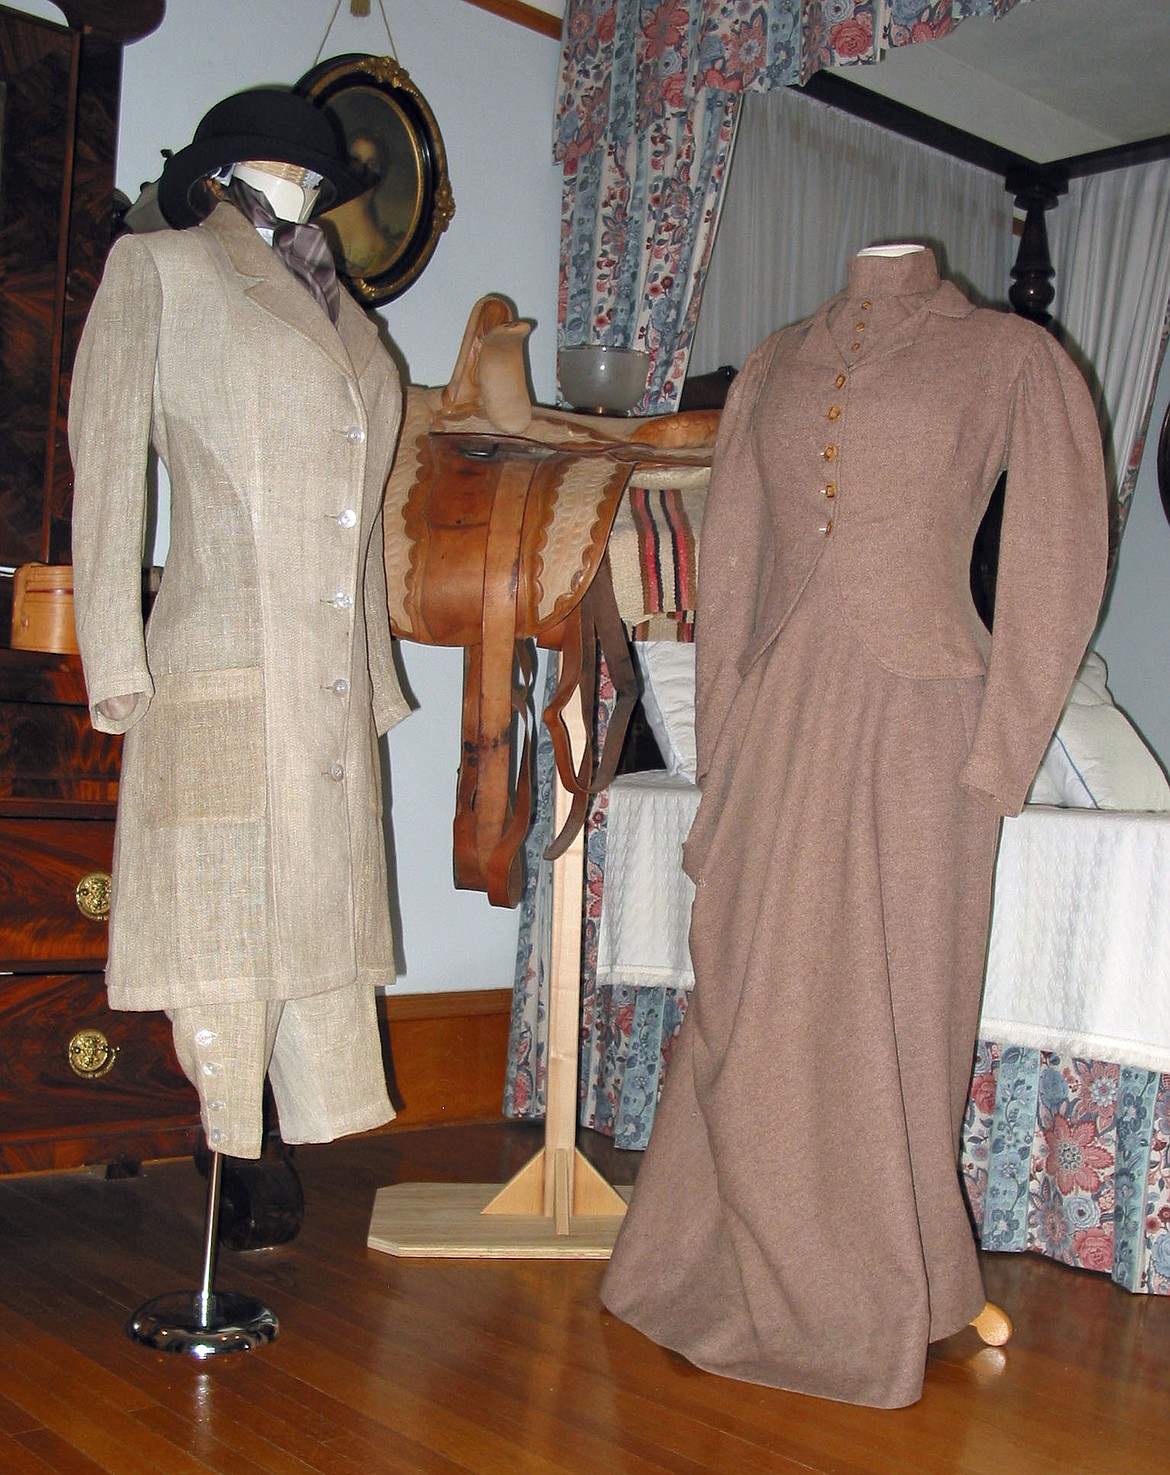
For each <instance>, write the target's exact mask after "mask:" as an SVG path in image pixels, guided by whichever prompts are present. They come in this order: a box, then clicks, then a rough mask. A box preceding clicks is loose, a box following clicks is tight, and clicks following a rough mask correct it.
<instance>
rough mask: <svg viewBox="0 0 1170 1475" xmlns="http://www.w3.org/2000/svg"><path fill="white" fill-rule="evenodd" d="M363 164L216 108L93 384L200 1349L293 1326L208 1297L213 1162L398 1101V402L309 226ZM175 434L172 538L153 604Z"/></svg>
mask: <svg viewBox="0 0 1170 1475" xmlns="http://www.w3.org/2000/svg"><path fill="white" fill-rule="evenodd" d="M236 169H239V171H240V176H239V178H240V183H239V184H238V185H234V183H233V174H234V172H235V170H236ZM225 185H226V186H227V190H228V197H227V200H226V201H225V199H224V193H225V192H224V188H223V187H222V186H225ZM360 188H361V181H360V180H358V179H356V178H355V177H354V176H353V175H352V174H351V173H350V171H349V167H348V162H347V158H346V154H345V150H344V147H343V145H342V141H341V138H340V134H339V132H338V130H336V129H335V128H334V127H333V125H332V124H331V123H330V122H329V121H328V119H327V117H326V116H325V115H324V114H323V113H322V112H321V111H320V110H319V109H317V108H315V107H314V106H313V105H312V104H311V103H309V102H308V101H307V100H306V99H303V98H301V97H299V96H297V95H296V94H293V93H291V92H285V91H282V90H280V89H275V88H255V89H252V90H250V91H248V92H245V93H239V94H236V95H235V96H234V97H232V98H228V99H225V100H224V101H223V102H222V103H220V104H217V105H216V107H214V108H213V109H212V110H211V111H210V112H209V113H208V114H207V116H206V117H205V118H204V119H203V121H202V122H201V123H200V125H199V128H198V129H197V130H196V134H195V137H194V139H193V141H192V143H191V144H190V145H189V146H188V147H187V148H185V149H183V150H180V151H179V152H178V153H175V154H173V155H171V156H170V157H169V158H168V161H167V165H166V168H165V169H164V171H163V177H162V179H161V180H160V182H159V188H158V198H159V206H160V211H161V213H162V215H163V217H164V218H165V220H166V221H167V223H168V224H169V225H170V226H172V227H173V230H171V231H167V232H154V233H151V234H142V235H133V236H128V237H125V238H124V239H122V240H120V241H119V242H118V243H117V244H116V245H115V247H114V249H113V250H112V252H111V255H110V259H109V262H108V263H107V267H106V271H105V274H104V276H103V282H102V286H101V288H100V289H99V292H98V294H97V297H96V298H95V305H94V309H93V311H92V312H91V314H90V318H89V321H88V322H87V324H86V330H85V333H84V334H83V337H82V345H81V350H80V351H79V354H78V361H77V366H76V367H75V372H74V379H73V396H72V402H71V407H70V408H71V418H70V435H71V450H72V452H73V459H74V468H75V488H76V489H75V497H74V560H75V571H76V574H77V578H76V579H75V587H76V588H77V589H78V590H79V596H78V597H77V600H76V603H77V607H78V626H79V644H80V645H81V654H82V662H83V666H84V668H85V674H86V683H87V687H88V690H89V695H90V701H91V709H90V711H91V720H92V721H93V722H94V725H95V727H96V728H97V729H98V730H100V731H117V732H124V733H125V734H126V744H125V747H124V750H123V766H122V775H121V784H120V793H119V811H118V821H117V823H118V837H119V838H118V844H117V845H116V847H115V849H116V860H115V872H116V874H115V885H114V890H115V902H114V906H113V908H112V911H111V929H110V948H109V957H108V960H107V969H106V988H107V994H108V996H109V998H110V1001H111V1006H112V1007H114V1008H117V1009H162V1010H165V1011H166V1012H167V1014H168V1015H169V1017H170V1018H171V1020H172V1023H173V1024H174V1026H175V1043H176V1052H177V1054H178V1056H179V1059H180V1063H181V1064H182V1067H183V1069H184V1072H185V1073H186V1074H187V1076H188V1078H189V1079H191V1081H192V1084H193V1085H195V1086H196V1088H197V1090H198V1091H199V1095H200V1104H201V1115H202V1118H203V1124H204V1132H205V1136H206V1140H207V1143H208V1147H209V1149H210V1173H209V1175H208V1215H207V1226H206V1227H207V1233H206V1237H205V1261H204V1276H203V1285H202V1288H201V1290H200V1291H199V1292H198V1293H196V1294H194V1295H192V1294H191V1293H187V1292H180V1293H178V1294H177V1295H176V1296H175V1297H163V1298H159V1300H158V1301H157V1302H156V1303H148V1304H147V1305H146V1306H144V1307H142V1308H140V1313H139V1314H137V1315H136V1316H135V1318H134V1319H133V1322H132V1325H131V1327H130V1328H129V1330H130V1332H131V1335H132V1336H134V1337H135V1338H136V1339H137V1340H140V1341H145V1342H147V1343H148V1344H149V1345H152V1346H157V1347H166V1348H168V1349H171V1350H180V1351H187V1352H190V1353H192V1354H193V1355H196V1356H198V1357H204V1356H207V1355H209V1354H210V1353H211V1352H214V1351H227V1350H235V1349H236V1348H239V1347H242V1346H251V1345H256V1344H257V1342H258V1341H263V1340H268V1339H270V1338H271V1336H272V1335H274V1334H275V1320H274V1318H272V1317H271V1314H270V1313H268V1312H267V1311H266V1308H263V1307H260V1306H256V1307H245V1308H243V1311H244V1313H245V1314H238V1313H239V1308H238V1304H237V1303H236V1302H234V1301H233V1300H232V1298H230V1297H225V1296H224V1295H222V1294H220V1293H215V1292H213V1291H212V1289H211V1281H212V1272H213V1255H214V1244H215V1240H216V1214H217V1211H218V1197H219V1194H218V1189H219V1184H220V1175H221V1170H222V1171H224V1172H226V1173H228V1174H230V1173H233V1172H237V1169H235V1168H230V1167H227V1166H226V1165H224V1164H222V1163H221V1155H226V1156H227V1157H228V1160H229V1163H230V1162H231V1161H232V1160H236V1161H240V1160H243V1159H249V1160H255V1159H257V1158H258V1157H260V1156H261V1154H262V1153H263V1152H264V1141H265V1126H264V1123H263V1119H262V1118H263V1112H262V1097H263V1095H264V1092H265V1089H266V1085H267V1084H271V1086H272V1088H273V1094H274V1097H275V1100H276V1106H277V1111H278V1113H279V1116H280V1127H281V1135H282V1138H283V1139H284V1141H285V1142H286V1143H296V1142H304V1141H331V1140H333V1139H334V1138H336V1137H340V1136H343V1135H348V1134H350V1133H352V1132H356V1131H364V1130H368V1129H371V1128H374V1127H376V1126H378V1125H380V1124H381V1123H382V1122H384V1121H386V1120H388V1119H389V1117H390V1116H392V1115H393V1110H392V1108H391V1107H390V1105H389V1102H388V1099H387V1097H386V1091H385V1073H384V1067H383V1063H382V1055H381V1046H380V1042H379V1040H378V1031H377V1019H376V1007H375V990H376V988H377V987H378V986H379V985H384V984H385V983H388V982H390V981H392V979H393V975H394V967H393V936H392V927H391V924H390V916H389V904H388V898H389V891H388V887H387V884H386V876H385V862H384V844H383V836H382V804H381V787H380V773H379V771H378V768H377V756H376V755H377V751H378V749H377V742H376V738H377V736H378V735H380V734H382V733H383V732H385V731H386V730H387V729H388V728H389V727H390V726H391V725H393V723H395V722H396V721H398V720H400V719H401V717H403V716H405V715H406V711H407V710H408V708H407V705H406V703H405V700H404V699H403V698H402V695H401V692H400V691H399V690H398V687H397V682H396V680H395V677H394V671H393V659H392V651H391V646H390V631H389V621H388V617H387V615H386V613H385V603H386V602H385V595H384V592H383V591H382V590H381V589H380V588H379V587H378V578H377V574H378V570H379V569H380V568H381V559H380V558H374V559H371V558H370V557H369V550H370V549H371V548H375V549H380V547H381V527H380V514H379V510H378V509H379V508H380V499H381V492H382V488H383V486H384V481H385V476H386V474H387V472H388V469H389V464H390V460H391V457H392V453H393V445H394V439H395V437H396V433H397V427H398V423H399V419H400V414H401V409H400V398H401V397H400V392H399V386H398V381H397V375H396V373H395V371H394V367H393V363H392V361H391V359H390V357H389V355H388V354H387V353H386V352H385V350H384V349H383V348H382V347H381V345H380V343H379V342H378V340H377V334H376V331H375V329H374V326H373V324H372V323H370V322H369V321H368V320H367V319H366V318H365V315H364V314H363V313H362V312H361V311H360V309H359V308H358V307H357V306H356V305H355V304H354V303H353V302H352V301H351V300H350V299H349V298H348V297H346V296H345V295H344V294H339V293H338V291H337V284H336V281H335V279H334V278H333V277H332V274H331V272H330V270H329V268H330V266H331V262H330V260H329V258H328V252H327V248H326V247H325V243H324V239H323V238H322V237H321V236H320V232H319V231H318V230H317V228H316V226H315V223H314V222H313V220H312V217H313V215H314V214H315V212H316V211H317V209H318V208H319V207H321V206H323V205H328V204H330V203H333V202H334V201H339V202H343V201H345V200H346V199H348V198H350V197H352V195H353V194H354V193H356V192H357V191H358V190H359V189H360ZM289 237H291V239H289ZM152 445H153V448H154V450H155V452H156V453H157V454H158V456H159V458H160V461H161V462H162V464H163V465H164V466H165V467H166V469H167V471H168V473H169V475H170V481H171V489H172V497H171V500H172V519H171V526H172V533H171V546H170V551H169V553H168V558H167V570H166V574H165V576H164V580H163V587H162V588H161V590H160V592H159V595H158V598H157V599H156V601H155V603H154V606H153V609H152V612H151V616H150V619H149V621H143V619H142V611H141V600H140V595H139V590H140V585H141V573H140V568H139V564H140V553H141V537H142V520H143V511H144V506H145V496H146V485H145V471H146V467H147V464H148V455H149V453H150V449H151V446H152ZM307 848H310V849H311V851H312V857H313V863H314V866H315V871H314V878H313V885H312V887H311V888H310V891H311V897H310V900H309V903H308V905H306V902H305V898H304V894H303V875H298V870H299V868H300V861H301V859H302V858H303V856H304V855H305V853H306V849H307ZM119 867H120V869H119ZM185 876H187V877H198V878H199V888H200V903H199V904H198V905H194V906H192V905H184V904H183V893H184V881H183V878H184V877H185ZM241 1166H242V1167H252V1166H257V1167H259V1166H260V1165H259V1164H254V1162H248V1163H246V1164H245V1163H242V1162H241ZM227 1181H228V1183H229V1184H230V1181H231V1180H230V1178H229V1179H228V1180H227ZM298 1223H299V1220H298ZM294 1232H295V1231H294ZM288 1237H290V1236H288V1235H287V1234H285V1235H284V1239H287V1238H288ZM225 1242H230V1240H227V1241H225ZM271 1242H274V1243H280V1242H283V1240H275V1241H271ZM235 1247H237V1248H241V1247H244V1248H254V1247H256V1245H255V1242H253V1243H249V1244H246V1245H243V1246H240V1245H237V1246H235Z"/></svg>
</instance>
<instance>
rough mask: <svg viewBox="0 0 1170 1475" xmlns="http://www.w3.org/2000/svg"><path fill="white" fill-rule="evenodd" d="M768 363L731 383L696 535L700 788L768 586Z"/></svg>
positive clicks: (761, 356) (765, 357)
mask: <svg viewBox="0 0 1170 1475" xmlns="http://www.w3.org/2000/svg"><path fill="white" fill-rule="evenodd" d="M770 358H771V355H770V353H769V354H765V353H764V351H763V350H760V349H758V350H757V351H756V353H755V354H754V355H753V356H752V357H751V358H749V359H748V361H747V363H746V364H745V365H744V367H743V369H742V370H741V371H740V373H739V374H738V375H737V376H736V379H735V381H734V383H733V384H732V386H731V391H730V393H729V394H728V397H727V404H726V407H725V408H724V411H723V415H722V418H721V420H720V424H719V438H718V440H717V441H716V446H715V457H714V463H713V465H712V469H711V481H710V485H709V486H708V489H707V501H706V506H705V508H704V511H703V525H702V529H701V532H700V535H699V597H698V609H697V610H696V614H695V643H696V649H695V745H696V752H697V777H698V781H699V783H700V784H701V783H702V781H703V778H704V776H705V775H706V773H707V770H708V769H709V768H710V766H711V758H712V755H713V753H714V751H715V747H716V744H717V743H718V741H719V734H720V733H721V731H722V730H723V723H724V721H725V720H726V717H727V713H728V710H729V709H730V707H731V703H732V701H733V700H734V698H735V694H736V692H737V691H738V689H739V685H740V680H741V676H740V669H739V666H740V660H741V658H742V656H743V653H744V651H745V650H746V649H747V646H748V642H749V640H750V639H751V636H752V633H753V631H754V629H755V624H756V614H757V607H758V603H759V599H760V597H761V594H762V591H765V590H767V589H768V587H769V585H770V584H771V580H772V568H773V561H774V555H773V546H772V530H771V523H770V519H769V517H768V510H767V506H766V503H765V499H764V487H763V480H762V477H761V475H760V470H759V464H758V461H757V458H756V455H755V451H754V446H753V438H752V416H753V412H754V409H755V403H756V398H757V396H758V394H759V390H760V386H761V384H762V383H763V379H764V374H765V372H766V368H767V364H768V362H769V361H770Z"/></svg>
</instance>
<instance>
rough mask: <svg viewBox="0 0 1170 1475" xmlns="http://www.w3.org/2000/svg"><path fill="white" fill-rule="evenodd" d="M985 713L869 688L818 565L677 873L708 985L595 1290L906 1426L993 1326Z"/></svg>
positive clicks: (867, 665)
mask: <svg viewBox="0 0 1170 1475" xmlns="http://www.w3.org/2000/svg"><path fill="white" fill-rule="evenodd" d="M700 638H701V637H700ZM981 695H982V681H981V679H980V678H974V679H965V680H915V679H909V678H905V677H901V676H897V675H894V674H892V673H890V672H889V671H887V670H885V669H884V668H883V667H881V666H879V665H878V664H877V662H876V661H875V660H874V659H873V658H872V657H871V656H870V655H869V654H868V652H867V651H866V650H865V648H864V647H863V646H862V644H861V643H860V641H859V640H858V638H857V636H856V635H855V634H854V633H853V632H852V630H851V629H850V628H849V627H848V626H847V625H845V623H844V621H843V619H842V617H841V614H840V607H839V604H838V600H837V594H836V584H835V579H834V574H833V571H832V567H831V559H830V558H829V557H828V556H826V557H825V558H824V559H822V561H821V563H820V565H819V566H818V569H817V571H816V573H815V574H814V576H813V579H812V580H811V582H810V584H809V586H808V587H807V588H806V590H805V592H804V595H803V596H802V598H801V601H800V603H799V605H798V607H797V609H796V611H795V612H794V614H793V616H792V617H791V619H790V621H789V623H788V624H787V625H786V627H785V629H784V630H783V632H782V633H781V636H780V638H779V639H778V640H777V641H776V643H775V644H774V645H773V646H772V648H771V650H770V651H769V652H767V653H766V654H765V655H764V656H762V657H761V658H760V659H759V660H758V661H757V662H756V664H755V666H754V667H753V668H752V669H751V670H750V671H749V672H748V674H747V676H746V677H745V680H744V683H743V685H742V687H741V689H740V692H739V695H738V697H737V698H736V701H735V703H734V705H733V708H732V710H731V712H730V714H729V717H728V720H727V722H726V724H725V726H724V729H723V735H722V737H721V739H720V743H719V745H718V746H717V748H716V751H715V754H714V758H713V762H712V765H711V770H710V772H709V774H708V776H707V778H706V779H705V781H704V785H703V798H702V803H701V805H700V808H699V812H698V815H697V816H696V819H695V824H694V827H693V829H692V832H691V836H690V838H689V840H688V842H687V847H686V852H685V863H686V867H687V870H688V872H689V873H690V875H691V876H692V878H693V879H694V880H695V881H696V883H697V892H696V901H695V906H694V911H693V914H692V921H691V952H692V957H693V961H694V968H695V979H696V982H695V988H694V992H693V994H692V997H691V1002H690V1005H689V1008H688V1011H687V1016H686V1020H685V1022H684V1025H683V1029H682V1032H681V1034H680V1036H679V1040H678V1044H677V1046H676V1048H675V1052H674V1056H673V1059H672V1061H671V1065H670V1070H669V1073H668V1077H667V1081H666V1085H665V1088H664V1091H663V1097H662V1101H661V1103H660V1105H659V1109H658V1113H657V1116H656V1119H655V1125H654V1129H653V1132H652V1134H651V1138H650V1143H649V1146H648V1148H647V1150H646V1155H645V1158H644V1160H643V1163H642V1166H641V1169H640V1171H639V1176H638V1182H637V1186H636V1188H635V1191H634V1196H633V1201H632V1204H631V1206H630V1211H629V1214H628V1216H627V1218H626V1221H625V1223H624V1225H623V1228H622V1232H621V1234H620V1236H619V1239H618V1242H617V1245H616V1247H615V1249H614V1254H613V1257H612V1260H611V1262H610V1266H609V1268H608V1271H607V1273H606V1277H605V1281H604V1284H603V1288H602V1298H603V1300H604V1302H605V1304H606V1305H607V1306H608V1307H609V1308H610V1310H612V1311H613V1312H614V1313H615V1314H616V1315H618V1316H619V1317H621V1318H622V1319H623V1320H625V1321H628V1322H630V1323H632V1324H633V1325H634V1326H636V1327H637V1328H639V1329H640V1330H641V1331H643V1332H645V1333H646V1335H648V1336H649V1337H651V1338H653V1340H654V1341H656V1342H658V1343H660V1344H661V1345H663V1346H665V1347H669V1348H672V1349H674V1350H675V1351H678V1352H680V1353H682V1354H683V1355H684V1356H685V1357H687V1358H688V1359H689V1360H690V1361H692V1362H693V1363H695V1364H696V1365H697V1366H699V1367H702V1368H705V1369H708V1370H710V1371H713V1372H718V1373H723V1374H725V1375H728V1376H731V1377H735V1378H741V1379H744V1380H747V1381H750V1382H756V1383H765V1384H771V1385H774V1386H777V1387H782V1388H788V1389H792V1390H795V1391H797V1392H803V1393H811V1394H817V1395H820V1396H822V1397H826V1398H835V1399H841V1400H846V1401H849V1402H854V1403H864V1404H872V1405H875V1406H878V1407H899V1406H902V1405H905V1404H909V1403H913V1402H914V1401H915V1400H916V1399H917V1398H918V1397H920V1395H921V1392H922V1383H923V1377H924V1373H925V1364H926V1349H927V1344H928V1342H930V1341H934V1340H937V1339H939V1338H942V1337H946V1336H949V1335H951V1334H952V1333H954V1332H956V1331H958V1330H960V1329H961V1328H962V1327H963V1326H965V1325H966V1324H967V1323H968V1322H969V1321H970V1320H971V1319H972V1318H973V1317H974V1316H976V1315H977V1314H978V1312H979V1311H980V1309H981V1307H982V1305H983V1285H982V1280H981V1276H980V1272H979V1266H978V1261H977V1257H976V1251H975V1243H974V1238H973V1235H972V1231H971V1226H970V1221H969V1218H968V1215H967V1211H966V1206H965V1203H964V1199H963V1196H962V1192H961V1189H960V1183H959V1175H958V1172H957V1166H956V1164H957V1157H958V1145H959V1129H960V1125H961V1121H962V1113H963V1108H964V1104H965V1102H966V1096H967V1088H968V1083H969V1079H970V1073H971V1064H972V1057H973V1053H974V1046H975V1035H976V1028H977V1023H978V1011H979V997H980V989H981V980H982V973H983V965H984V955H985V950H986V944H987V931H988V919H989V909H990V897H991V885H992V877H993V869H994V861H995V846H996V841H997V837H998V829H999V821H998V817H997V816H996V814H995V813H994V810H993V807H992V805H991V802H990V800H988V799H987V798H985V797H981V796H979V795H977V794H974V793H972V792H971V791H969V790H967V789H966V788H964V787H963V786H962V785H961V784H960V783H959V779H958V775H959V772H960V770H961V768H962V765H963V762H964V760H965V757H966V754H967V751H968V749H969V747H970V743H971V737H972V734H973V729H974V723H975V720H976V718H977V715H978V707H979V702H980V699H981Z"/></svg>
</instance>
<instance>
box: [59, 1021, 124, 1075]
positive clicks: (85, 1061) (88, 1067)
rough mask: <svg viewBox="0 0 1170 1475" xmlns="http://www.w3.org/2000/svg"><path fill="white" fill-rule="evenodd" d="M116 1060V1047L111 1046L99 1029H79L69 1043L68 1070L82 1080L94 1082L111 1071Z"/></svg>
mask: <svg viewBox="0 0 1170 1475" xmlns="http://www.w3.org/2000/svg"><path fill="white" fill-rule="evenodd" d="M117 1058H118V1050H117V1047H116V1046H114V1045H111V1044H110V1042H109V1040H107V1039H106V1037H105V1035H104V1034H102V1032H101V1030H100V1029H79V1030H78V1031H77V1033H76V1034H75V1035H74V1036H73V1038H72V1039H71V1040H70V1041H69V1068H70V1070H71V1071H72V1072H73V1074H74V1075H79V1076H81V1078H82V1080H86V1081H96V1080H97V1078H98V1077H99V1076H104V1075H105V1074H106V1072H107V1071H110V1070H112V1069H113V1066H114V1061H115V1060H117Z"/></svg>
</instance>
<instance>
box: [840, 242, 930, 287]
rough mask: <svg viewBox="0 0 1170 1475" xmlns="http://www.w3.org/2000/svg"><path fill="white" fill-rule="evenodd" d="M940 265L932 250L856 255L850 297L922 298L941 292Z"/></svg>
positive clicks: (850, 281) (852, 263)
mask: <svg viewBox="0 0 1170 1475" xmlns="http://www.w3.org/2000/svg"><path fill="white" fill-rule="evenodd" d="M938 285H939V276H938V263H937V262H936V261H935V259H934V252H933V251H931V250H930V249H929V247H925V246H924V247H923V248H922V250H921V251H908V252H907V253H906V254H905V255H904V256H855V257H854V258H853V260H852V261H851V262H850V263H849V294H848V295H849V296H850V297H919V296H924V295H926V294H927V293H930V292H935V291H937V290H938Z"/></svg>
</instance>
